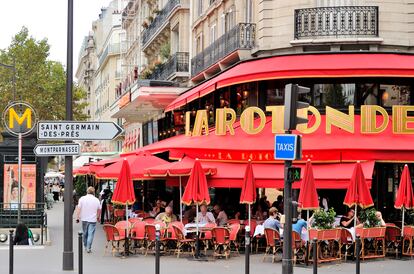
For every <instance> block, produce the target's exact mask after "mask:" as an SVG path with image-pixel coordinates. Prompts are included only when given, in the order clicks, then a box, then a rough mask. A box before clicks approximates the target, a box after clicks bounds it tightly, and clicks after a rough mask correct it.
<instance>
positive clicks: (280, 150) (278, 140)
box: [275, 134, 301, 160]
mask: <svg viewBox="0 0 414 274" xmlns="http://www.w3.org/2000/svg"><path fill="white" fill-rule="evenodd" d="M298 138H300V137H299V136H298V135H295V134H281V135H276V136H275V159H276V160H295V159H297V158H298V154H297V150H298V149H301V148H300V147H298V144H299V142H298ZM299 146H300V144H299Z"/></svg>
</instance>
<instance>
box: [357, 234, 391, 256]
mask: <svg viewBox="0 0 414 274" xmlns="http://www.w3.org/2000/svg"><path fill="white" fill-rule="evenodd" d="M385 231H386V227H385V226H384V227H370V228H357V229H356V235H359V236H360V237H361V258H362V259H363V260H364V259H369V258H384V257H385V253H386V251H385ZM369 242H371V243H372V244H373V249H368V248H367V244H368V243H369ZM379 243H381V244H382V248H381V249H380V250H378V244H379ZM355 248H356V247H355Z"/></svg>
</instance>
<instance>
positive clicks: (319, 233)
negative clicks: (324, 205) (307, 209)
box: [309, 208, 341, 240]
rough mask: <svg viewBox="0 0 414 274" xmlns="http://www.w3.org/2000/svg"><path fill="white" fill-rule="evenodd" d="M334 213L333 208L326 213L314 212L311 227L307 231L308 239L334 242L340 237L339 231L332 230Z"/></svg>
mask: <svg viewBox="0 0 414 274" xmlns="http://www.w3.org/2000/svg"><path fill="white" fill-rule="evenodd" d="M335 216H336V212H335V210H334V209H333V208H330V209H329V210H328V211H324V210H323V209H319V210H316V211H315V213H314V214H313V216H312V220H313V221H312V226H311V229H309V239H314V238H316V239H318V240H336V239H339V238H340V237H341V229H338V228H334V223H335Z"/></svg>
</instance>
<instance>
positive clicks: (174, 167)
mask: <svg viewBox="0 0 414 274" xmlns="http://www.w3.org/2000/svg"><path fill="white" fill-rule="evenodd" d="M194 162H195V160H194V159H193V158H191V157H188V156H184V157H183V158H182V159H181V160H180V161H176V162H172V163H168V164H164V165H159V166H154V167H150V168H148V169H146V170H145V171H144V172H145V175H148V176H150V177H166V176H177V177H178V176H190V173H191V170H192V169H193V166H194ZM202 168H203V170H204V173H205V174H206V175H212V174H216V172H217V169H216V168H215V167H213V166H210V165H208V164H203V165H202Z"/></svg>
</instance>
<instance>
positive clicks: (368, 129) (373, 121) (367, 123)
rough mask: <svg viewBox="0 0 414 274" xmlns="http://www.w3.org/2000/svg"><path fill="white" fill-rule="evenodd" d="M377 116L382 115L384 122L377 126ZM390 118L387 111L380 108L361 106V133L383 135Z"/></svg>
mask: <svg viewBox="0 0 414 274" xmlns="http://www.w3.org/2000/svg"><path fill="white" fill-rule="evenodd" d="M377 114H379V115H381V116H382V118H383V121H382V123H381V124H380V125H377ZM388 120H389V116H388V113H387V111H386V110H385V109H384V108H382V107H380V106H372V105H363V106H361V133H364V134H370V133H381V132H383V131H384V130H385V129H386V128H387V126H388Z"/></svg>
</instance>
